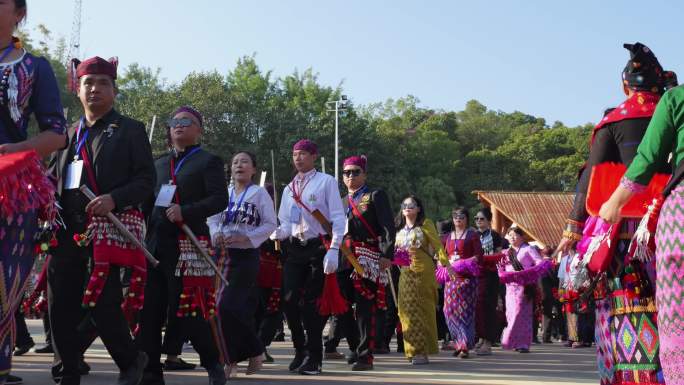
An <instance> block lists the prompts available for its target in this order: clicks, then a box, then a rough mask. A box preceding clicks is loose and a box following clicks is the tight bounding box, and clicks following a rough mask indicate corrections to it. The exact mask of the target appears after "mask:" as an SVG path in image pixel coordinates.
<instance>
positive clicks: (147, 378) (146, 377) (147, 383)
mask: <svg viewBox="0 0 684 385" xmlns="http://www.w3.org/2000/svg"><path fill="white" fill-rule="evenodd" d="M140 385H166V383H165V382H164V375H163V374H162V371H161V370H159V371H157V372H145V373H143V378H142V381H140Z"/></svg>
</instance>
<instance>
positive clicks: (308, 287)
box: [282, 240, 326, 364]
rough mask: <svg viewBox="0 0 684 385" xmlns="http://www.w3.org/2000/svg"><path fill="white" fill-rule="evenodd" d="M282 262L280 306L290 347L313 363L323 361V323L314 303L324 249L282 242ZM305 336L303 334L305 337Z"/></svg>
mask: <svg viewBox="0 0 684 385" xmlns="http://www.w3.org/2000/svg"><path fill="white" fill-rule="evenodd" d="M283 246H284V252H285V255H286V261H285V264H284V266H283V289H282V304H283V311H284V312H285V318H286V319H287V326H288V327H289V328H290V332H291V333H292V344H293V345H294V348H295V349H296V350H297V352H298V353H302V354H308V356H309V359H310V360H313V362H315V363H319V364H320V363H322V361H323V343H322V334H323V326H324V322H325V320H324V319H323V317H321V315H320V314H319V312H318V306H317V301H318V298H319V297H320V296H321V292H322V291H323V280H324V273H323V257H324V256H325V253H326V249H325V246H323V244H322V243H321V242H320V241H316V240H314V241H310V242H309V243H307V245H306V246H301V245H300V244H298V243H296V241H295V242H283ZM305 333H306V334H305Z"/></svg>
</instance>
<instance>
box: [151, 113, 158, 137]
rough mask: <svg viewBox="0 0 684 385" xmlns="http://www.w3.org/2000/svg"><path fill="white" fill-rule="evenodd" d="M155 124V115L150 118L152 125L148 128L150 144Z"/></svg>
mask: <svg viewBox="0 0 684 385" xmlns="http://www.w3.org/2000/svg"><path fill="white" fill-rule="evenodd" d="M155 124H157V115H153V116H152V125H151V126H150V144H151V143H152V137H153V136H154V125H155Z"/></svg>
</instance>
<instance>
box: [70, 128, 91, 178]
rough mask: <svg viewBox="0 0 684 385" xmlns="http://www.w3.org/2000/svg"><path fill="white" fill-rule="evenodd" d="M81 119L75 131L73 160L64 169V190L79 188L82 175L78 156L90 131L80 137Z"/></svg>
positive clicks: (81, 165)
mask: <svg viewBox="0 0 684 385" xmlns="http://www.w3.org/2000/svg"><path fill="white" fill-rule="evenodd" d="M83 126H84V124H83V118H81V123H80V124H79V126H78V130H77V131H76V151H75V155H74V160H73V161H72V162H71V163H69V164H68V165H67V169H66V176H65V178H64V189H65V190H74V189H77V188H79V187H80V186H81V175H83V164H84V163H83V160H82V159H79V156H80V154H81V150H83V146H85V144H86V140H87V139H88V134H89V133H90V131H87V130H86V132H85V133H84V134H83V137H81V131H82V130H83Z"/></svg>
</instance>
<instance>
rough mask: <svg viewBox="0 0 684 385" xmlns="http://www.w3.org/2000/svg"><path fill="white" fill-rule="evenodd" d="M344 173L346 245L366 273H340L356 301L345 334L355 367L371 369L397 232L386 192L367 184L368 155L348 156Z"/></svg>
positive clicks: (342, 321) (347, 317) (349, 295)
mask: <svg viewBox="0 0 684 385" xmlns="http://www.w3.org/2000/svg"><path fill="white" fill-rule="evenodd" d="M342 175H343V177H344V184H345V186H347V190H348V195H347V197H346V198H345V199H344V200H345V206H346V214H347V231H346V234H345V243H346V244H348V245H349V246H350V248H351V249H352V251H353V252H354V255H355V256H356V258H357V260H358V261H359V264H360V265H361V266H363V269H364V274H363V276H360V275H358V274H357V273H356V272H355V271H353V270H352V269H347V270H343V274H345V275H346V277H340V278H341V279H344V281H340V282H341V283H340V287H341V288H342V287H345V286H346V290H345V292H346V293H345V295H346V296H347V298H348V299H349V300H351V301H352V302H354V303H355V304H356V311H355V314H356V325H354V318H353V315H352V312H351V311H350V312H348V313H347V314H346V315H343V316H341V317H340V324H341V325H340V326H342V327H344V328H345V331H344V333H343V334H344V335H345V336H346V337H347V342H349V344H350V347H351V348H352V350H353V351H354V355H355V357H354V358H355V359H356V363H354V366H353V367H352V370H354V371H361V370H371V369H373V351H374V349H375V341H376V338H375V337H376V336H375V332H376V328H375V322H374V319H373V318H375V317H376V314H378V310H385V309H386V308H387V306H386V294H385V288H386V285H388V283H389V275H388V270H387V269H388V268H389V267H390V266H391V261H392V258H393V255H394V238H395V235H396V230H395V227H394V220H393V215H392V208H391V206H390V203H389V198H388V197H387V194H386V193H385V192H384V191H383V190H380V189H371V188H369V187H368V185H366V157H365V156H352V157H349V158H347V159H346V160H345V161H344V168H343V171H342ZM348 267H349V266H348ZM342 282H346V284H342ZM390 295H391V294H390ZM345 324H346V325H345Z"/></svg>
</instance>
